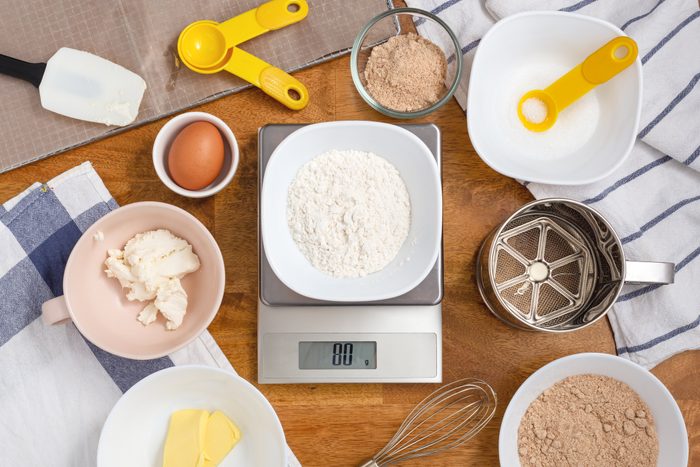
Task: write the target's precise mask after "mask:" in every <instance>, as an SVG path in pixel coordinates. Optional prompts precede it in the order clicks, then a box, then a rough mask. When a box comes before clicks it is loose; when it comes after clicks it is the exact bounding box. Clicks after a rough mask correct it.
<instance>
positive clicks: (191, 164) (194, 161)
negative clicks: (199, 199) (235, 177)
mask: <svg viewBox="0 0 700 467" xmlns="http://www.w3.org/2000/svg"><path fill="white" fill-rule="evenodd" d="M223 166H224V140H223V138H222V137H221V133H219V130H218V128H216V126H214V125H213V124H211V123H209V122H194V123H190V124H189V125H187V126H186V127H185V128H183V129H182V130H181V131H180V133H178V134H177V136H176V137H175V139H174V140H173V143H172V144H171V145H170V151H169V152H168V172H169V173H170V177H171V178H172V179H173V181H174V182H175V183H177V184H178V185H180V186H181V187H182V188H185V189H186V190H201V189H202V188H205V187H207V186H208V185H210V184H211V183H212V182H213V181H214V180H216V177H218V176H219V174H220V173H221V169H222V168H223Z"/></svg>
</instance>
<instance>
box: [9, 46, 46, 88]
mask: <svg viewBox="0 0 700 467" xmlns="http://www.w3.org/2000/svg"><path fill="white" fill-rule="evenodd" d="M44 70H46V63H29V62H24V61H22V60H17V59H16V58H12V57H8V56H7V55H2V54H0V73H2V74H4V75H9V76H12V77H15V78H19V79H23V80H25V81H29V82H30V83H32V84H33V85H34V86H36V87H37V88H38V87H39V85H40V84H41V79H42V78H43V77H44Z"/></svg>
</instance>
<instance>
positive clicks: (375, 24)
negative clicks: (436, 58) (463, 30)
mask: <svg viewBox="0 0 700 467" xmlns="http://www.w3.org/2000/svg"><path fill="white" fill-rule="evenodd" d="M424 23H432V25H433V27H431V28H429V29H430V31H431V34H430V35H421V36H422V37H424V38H425V39H427V40H429V41H431V42H433V43H434V44H435V45H437V46H438V47H439V48H440V49H442V51H443V53H444V54H445V57H446V58H447V74H446V80H445V87H444V89H443V93H442V95H441V96H440V99H438V101H437V102H435V103H434V104H432V105H430V106H428V107H424V108H422V109H419V110H415V111H410V112H403V111H400V110H394V109H390V108H388V107H385V106H383V105H382V104H380V103H379V102H377V100H376V99H374V97H372V95H371V94H370V93H369V91H367V88H366V87H365V85H366V80H365V66H366V65H367V60H368V59H369V56H370V53H371V52H372V48H373V47H374V46H376V45H379V44H381V43H383V42H385V41H386V40H387V31H397V30H398V34H406V33H408V32H411V31H413V30H414V28H413V26H419V25H421V24H424ZM422 32H425V31H422ZM350 71H351V73H352V81H353V83H355V87H356V88H357V91H358V92H359V93H360V95H361V96H362V98H363V99H364V100H365V102H367V103H368V104H369V105H370V107H372V108H373V109H375V110H376V111H378V112H381V113H383V114H384V115H388V116H389V117H394V118H403V119H408V118H418V117H423V116H425V115H428V114H429V113H431V112H433V111H434V110H437V109H439V108H440V107H442V106H443V105H444V104H445V103H446V102H447V101H448V100H449V99H450V98H451V97H452V95H453V94H454V93H455V91H456V90H457V86H458V85H459V79H460V77H461V76H462V51H461V47H460V45H459V40H458V39H457V36H455V33H454V32H452V30H451V29H450V28H449V26H447V24H445V22H444V21H443V20H441V19H440V18H438V17H437V16H435V15H434V14H432V13H430V12H428V11H424V10H420V9H418V8H396V9H393V10H387V11H385V12H383V13H381V14H379V15H377V16H375V17H374V18H373V19H372V20H370V22H369V23H367V25H366V26H365V27H364V28H362V30H361V31H360V33H359V34H358V35H357V38H356V39H355V43H354V44H353V46H352V53H351V54H350Z"/></svg>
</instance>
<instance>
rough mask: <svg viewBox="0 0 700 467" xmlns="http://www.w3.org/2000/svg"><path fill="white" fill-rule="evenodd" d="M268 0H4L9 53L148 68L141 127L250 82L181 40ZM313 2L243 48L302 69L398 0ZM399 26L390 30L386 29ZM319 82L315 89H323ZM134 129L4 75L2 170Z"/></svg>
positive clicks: (0, 41) (335, 51)
mask: <svg viewBox="0 0 700 467" xmlns="http://www.w3.org/2000/svg"><path fill="white" fill-rule="evenodd" d="M260 3H262V2H261V1H260V0H228V1H226V0H4V2H3V13H2V14H0V53H4V54H6V55H10V56H13V57H16V58H19V59H22V60H26V61H29V62H46V61H47V60H48V59H49V58H50V57H51V56H52V55H53V54H54V53H55V52H56V51H57V50H58V49H59V48H61V47H71V48H75V49H80V50H85V51H88V52H91V53H94V54H96V55H99V56H101V57H104V58H106V59H107V60H111V61H113V62H115V63H118V64H120V65H122V66H124V67H126V68H128V69H130V70H132V71H134V72H135V73H138V74H139V75H141V76H142V77H143V78H144V80H146V83H147V84H148V89H147V90H146V94H145V95H144V99H143V102H142V103H141V109H140V112H139V116H138V118H137V121H136V122H135V123H134V124H133V125H131V127H133V126H136V125H139V124H142V123H145V122H148V121H152V120H156V119H158V118H160V117H162V116H164V115H169V114H172V113H175V112H177V111H180V110H182V109H185V108H188V107H191V106H194V105H197V104H200V103H202V102H206V101H209V100H212V99H215V98H217V97H220V96H222V95H226V94H230V93H233V92H236V91H239V90H241V89H243V88H244V87H246V83H244V82H243V81H241V80H239V79H238V78H236V77H234V76H233V75H231V74H229V73H226V72H220V73H217V74H215V75H199V74H196V73H194V72H192V71H190V70H189V69H187V68H186V67H185V66H184V65H182V64H179V60H178V59H177V51H176V42H177V37H178V35H179V34H180V31H181V30H182V29H183V28H184V27H185V26H187V25H188V24H189V23H191V22H193V21H196V20H200V19H211V20H214V21H219V22H221V21H225V20H226V19H228V18H230V17H232V16H235V15H237V14H240V13H242V12H244V11H246V10H248V9H250V8H254V7H255V6H257V5H258V4H260ZM308 3H309V15H308V16H307V17H306V19H304V20H303V21H301V22H300V23H297V24H295V25H292V26H288V27H286V28H283V29H280V30H278V31H271V32H268V33H266V34H264V35H262V36H260V37H257V38H255V39H253V40H251V41H249V42H246V43H244V44H242V45H241V48H242V49H245V50H246V51H248V52H251V53H253V54H255V55H257V56H259V57H260V58H262V59H264V60H266V61H268V62H269V63H271V64H274V65H276V66H278V67H280V68H282V69H285V70H288V71H294V70H298V69H300V68H303V67H305V66H308V65H312V64H314V63H318V62H320V61H323V60H327V59H329V58H333V57H335V56H337V55H340V54H342V53H345V52H347V51H348V50H349V48H350V47H351V46H352V42H353V40H354V39H355V36H356V35H357V33H358V32H359V31H360V29H361V28H362V27H363V26H364V25H365V24H366V23H367V22H368V21H369V20H370V19H371V18H372V17H373V16H375V15H377V14H379V13H380V12H382V11H384V10H386V9H387V8H388V7H390V6H391V0H308ZM395 32H396V31H389V30H387V31H386V37H388V36H389V35H391V34H393V33H395ZM178 64H179V66H178ZM309 91H310V93H311V98H312V99H313V89H310V90H309ZM261 92H262V91H261ZM280 105H281V104H280ZM126 128H130V127H126ZM124 129H125V128H116V127H107V126H104V125H101V124H96V123H88V122H81V121H77V120H73V119H70V118H67V117H63V116H61V115H57V114H54V113H52V112H49V111H47V110H44V109H43V108H42V107H41V102H40V99H39V93H38V90H37V89H36V88H34V87H33V86H32V85H31V84H29V83H27V82H24V81H21V80H17V79H14V78H10V77H8V76H4V75H0V172H4V171H7V170H10V169H12V168H15V167H18V166H20V165H23V164H27V163H29V162H32V161H34V160H38V159H41V158H44V157H47V156H50V155H53V154H57V153H59V152H62V151H65V150H67V149H69V148H71V147H75V146H79V145H82V144H85V143H88V142H90V141H94V140H96V139H99V138H102V137H105V136H108V135H111V134H114V133H116V132H118V131H123V130H124Z"/></svg>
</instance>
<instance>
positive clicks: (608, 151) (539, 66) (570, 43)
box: [467, 12, 642, 185]
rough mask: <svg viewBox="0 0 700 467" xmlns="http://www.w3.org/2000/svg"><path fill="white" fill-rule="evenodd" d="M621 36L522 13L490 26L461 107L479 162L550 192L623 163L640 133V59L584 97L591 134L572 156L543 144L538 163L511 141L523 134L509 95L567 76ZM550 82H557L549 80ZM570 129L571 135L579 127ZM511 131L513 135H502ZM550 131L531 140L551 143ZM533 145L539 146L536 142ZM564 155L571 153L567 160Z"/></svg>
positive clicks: (603, 27)
mask: <svg viewBox="0 0 700 467" xmlns="http://www.w3.org/2000/svg"><path fill="white" fill-rule="evenodd" d="M622 35H625V34H624V32H622V31H621V30H620V29H619V28H617V27H616V26H614V25H612V24H610V23H607V22H605V21H602V20H599V19H596V18H591V17H588V16H582V15H577V14H573V13H563V12H531V13H521V14H517V15H513V16H509V17H507V18H505V19H503V20H501V21H499V22H498V23H496V24H495V25H494V26H493V27H492V28H491V29H490V30H489V31H488V32H487V33H486V34H485V35H484V37H483V39H481V42H480V44H479V47H478V49H477V51H476V54H475V56H474V63H473V65H472V71H471V77H470V81H469V93H468V99H467V102H468V105H467V124H468V127H469V137H470V139H471V142H472V145H473V146H474V149H475V150H476V152H477V153H478V154H479V156H480V157H481V158H482V159H483V160H484V162H486V163H487V164H488V165H489V166H490V167H491V168H492V169H494V170H496V171H497V172H500V173H502V174H504V175H507V176H509V177H514V178H517V179H521V180H527V181H531V182H539V183H549V184H557V185H581V184H586V183H592V182H595V181H597V180H600V179H602V178H605V177H606V176H608V175H610V174H611V173H612V172H613V171H614V170H615V169H617V168H618V167H619V166H620V165H621V164H622V163H623V162H624V160H625V159H626V158H627V156H628V155H629V153H630V151H631V149H632V146H633V145H634V142H635V139H636V136H637V130H638V127H639V115H640V112H641V107H642V64H641V60H640V59H639V57H637V61H636V62H635V63H634V64H632V65H631V66H630V67H629V68H627V69H625V70H624V71H622V72H621V73H620V74H619V75H618V76H616V77H614V78H612V79H611V80H610V81H608V82H607V83H604V84H603V85H601V86H598V87H597V88H596V89H595V90H593V91H591V93H590V94H592V96H590V95H587V96H584V98H588V99H589V102H588V104H591V105H592V106H593V107H594V108H593V109H591V111H592V113H591V115H594V114H595V113H594V111H595V102H594V101H593V102H591V101H590V99H597V101H598V109H599V110H598V115H599V120H598V124H597V126H595V128H594V129H591V130H590V131H591V136H590V137H589V138H588V139H587V140H586V142H583V141H581V142H580V143H581V146H580V147H578V148H577V149H575V148H569V150H566V149H565V148H564V147H563V146H565V145H564V144H562V142H561V141H558V142H556V146H555V143H554V142H552V140H551V139H550V140H549V141H547V142H546V146H547V148H546V150H547V152H550V154H548V155H547V157H542V156H544V152H545V150H544V149H543V150H542V151H541V153H540V154H537V155H533V154H531V153H530V151H533V150H534V149H533V148H527V147H526V145H525V144H523V141H522V140H523V139H525V141H527V140H531V139H532V138H529V137H528V135H527V134H524V135H523V134H521V133H514V132H516V131H518V130H521V131H522V132H523V133H525V132H526V131H527V130H524V128H520V127H519V126H517V124H518V123H519V122H517V116H516V113H515V112H516V110H515V109H516V103H517V100H515V101H513V96H512V94H513V92H514V87H515V86H517V83H518V82H519V81H518V80H520V82H522V80H523V79H528V80H529V79H530V77H526V78H523V73H525V74H532V73H535V72H537V73H541V72H544V70H545V69H546V68H545V67H549V66H560V67H562V68H563V71H565V70H568V69H570V68H573V67H574V66H576V65H578V64H579V63H581V62H582V61H583V60H584V59H585V58H586V57H588V55H590V54H591V53H593V52H594V51H596V50H597V49H598V48H600V47H601V46H602V45H603V44H605V43H606V42H608V41H609V40H610V39H612V38H614V37H617V36H622ZM550 64H551V65H550ZM533 67H534V68H533ZM533 70H534V71H533ZM538 70H539V71H538ZM550 71H551V70H550ZM555 79H557V77H556V76H555V77H553V78H552V80H555ZM543 86H544V84H543ZM515 92H516V93H519V92H520V90H519V89H515ZM577 104H581V105H583V104H584V102H583V100H582V101H581V102H575V103H574V104H572V107H570V108H568V109H565V110H564V111H563V112H562V113H561V114H560V115H559V118H560V119H563V118H564V114H565V113H566V112H573V111H578V112H581V111H582V109H583V108H582V107H579V108H578V109H576V108H574V107H573V106H576V105H577ZM511 107H512V113H510V108H511ZM568 115H569V116H568V117H567V118H570V119H573V118H576V119H579V120H580V119H582V118H583V115H582V114H581V113H578V114H571V113H569V114H568ZM511 117H512V121H511ZM577 123H582V122H577ZM575 126H576V127H577V129H578V128H580V127H581V126H583V125H575ZM510 127H513V128H512V129H510V130H509V128H510ZM556 130H557V126H556V124H555V126H554V127H553V128H552V129H550V130H548V131H547V133H548V134H547V135H545V134H543V133H534V134H533V136H537V137H538V138H540V140H541V139H542V138H551V137H554V136H555V135H554V134H553V133H551V132H554V131H556ZM560 134H561V127H560ZM577 135H578V133H577V132H576V131H574V133H571V134H569V135H568V137H566V136H567V135H564V136H565V139H567V140H569V141H571V140H573V139H575V138H576V136H577ZM583 139H585V138H582V140H583ZM540 144H541V146H545V144H543V143H542V141H540ZM569 151H573V152H570V153H568V154H567V152H569Z"/></svg>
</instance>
